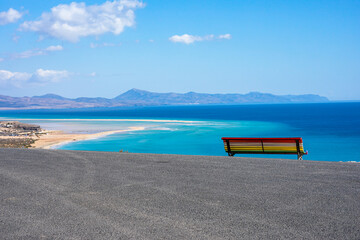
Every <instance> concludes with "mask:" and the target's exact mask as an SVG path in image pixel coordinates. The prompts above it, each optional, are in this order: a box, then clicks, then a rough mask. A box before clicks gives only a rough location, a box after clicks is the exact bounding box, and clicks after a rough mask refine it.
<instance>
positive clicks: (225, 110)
mask: <svg viewBox="0 0 360 240" xmlns="http://www.w3.org/2000/svg"><path fill="white" fill-rule="evenodd" d="M0 117H1V118H3V119H22V121H24V122H29V123H38V124H40V125H41V126H42V127H43V128H46V129H50V130H55V129H58V130H63V131H66V132H72V133H96V132H102V131H109V130H128V129H129V128H131V127H142V130H137V131H127V132H122V133H117V134H112V135H108V136H105V137H101V138H97V139H91V140H85V141H79V142H72V143H69V144H65V145H60V146H57V148H58V149H65V150H86V151H114V152H119V151H120V150H122V151H128V152H131V153H160V154H186V155H216V156H226V153H225V151H224V148H223V143H222V141H221V137H225V136H227V137H302V138H303V140H304V147H305V149H306V150H308V151H309V155H307V156H305V157H304V159H305V160H318V161H356V162H359V161H360V147H359V146H360V103H324V104H273V105H234V106H229V105H226V106H172V107H134V108H115V109H68V110H66V109H65V110H22V111H0ZM237 156H251V157H267V158H269V157H271V158H273V157H275V158H290V159H296V157H295V156H292V155H237Z"/></svg>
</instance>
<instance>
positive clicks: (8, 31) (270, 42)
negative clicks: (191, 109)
mask: <svg viewBox="0 0 360 240" xmlns="http://www.w3.org/2000/svg"><path fill="white" fill-rule="evenodd" d="M0 36H1V38H0V43H1V44H0V94H2V95H10V96H34V95H42V94H46V93H55V94H60V95H63V96H66V97H79V96H88V97H96V96H102V97H109V98H112V97H115V96H117V95H119V94H121V93H122V92H124V91H127V90H129V89H131V88H139V89H144V90H149V91H156V92H189V91H195V92H207V93H247V92H251V91H259V92H267V93H273V94H306V93H313V94H320V95H323V96H327V97H328V98H330V99H331V100H359V99H360V44H359V43H360V1H346V0H342V1H332V0H327V1H320V0H319V1H306V0H302V1H296V0H294V1H285V0H284V1H276V0H274V1H265V0H264V1H259V0H252V1H250V0H249V1H242V0H238V1H230V0H229V1H224V0H222V1H220V0H207V1H202V0H196V1H184V0H183V1H178V0H172V1H160V0H147V1H142V2H141V1H134V0H120V1H108V2H106V1H100V0H97V1H95V0H91V1H78V2H74V1H55V0H48V1H36V0H31V1H30V0H27V1H24V0H22V1H20V0H1V2H0Z"/></svg>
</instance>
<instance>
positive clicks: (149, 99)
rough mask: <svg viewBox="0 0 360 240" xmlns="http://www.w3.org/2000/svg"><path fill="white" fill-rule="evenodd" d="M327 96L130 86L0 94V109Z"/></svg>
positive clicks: (299, 99) (292, 99)
mask: <svg viewBox="0 0 360 240" xmlns="http://www.w3.org/2000/svg"><path fill="white" fill-rule="evenodd" d="M328 101H329V100H328V99H327V98H326V97H323V96H319V95H315V94H303V95H274V94H270V93H261V92H249V93H246V94H238V93H216V94H210V93H196V92H187V93H174V92H169V93H156V92H150V91H145V90H141V89H136V88H133V89H130V90H128V91H126V92H124V93H122V94H120V95H118V96H116V97H114V98H103V97H93V98H91V97H78V98H66V97H62V96H60V95H57V94H53V93H49V94H45V95H41V96H33V97H10V96H5V95H0V109H1V108H2V109H4V108H15V109H24V108H25V109H34V108H91V107H121V106H161V105H193V104H250V103H318V102H328Z"/></svg>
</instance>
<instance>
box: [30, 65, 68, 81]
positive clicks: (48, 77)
mask: <svg viewBox="0 0 360 240" xmlns="http://www.w3.org/2000/svg"><path fill="white" fill-rule="evenodd" d="M68 76H69V72H68V71H55V70H44V69H41V68H40V69H38V70H36V72H35V73H34V74H33V76H32V78H31V80H32V81H34V82H38V83H49V82H59V81H60V80H62V79H64V78H67V77H68Z"/></svg>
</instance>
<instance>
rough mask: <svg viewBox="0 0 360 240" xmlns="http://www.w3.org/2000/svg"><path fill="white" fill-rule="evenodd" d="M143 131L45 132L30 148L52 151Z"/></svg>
mask: <svg viewBox="0 0 360 240" xmlns="http://www.w3.org/2000/svg"><path fill="white" fill-rule="evenodd" d="M144 129H145V128H144V127H129V128H128V129H123V130H113V131H104V132H99V133H92V134H71V133H65V132H63V131H58V130H54V131H47V134H46V135H41V136H39V138H38V139H36V141H35V143H33V144H32V145H31V148H40V149H52V148H56V147H59V146H61V145H64V144H67V143H70V142H76V141H84V140H90V139H96V138H101V137H105V136H108V135H111V134H115V133H123V132H129V131H140V130H144Z"/></svg>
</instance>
